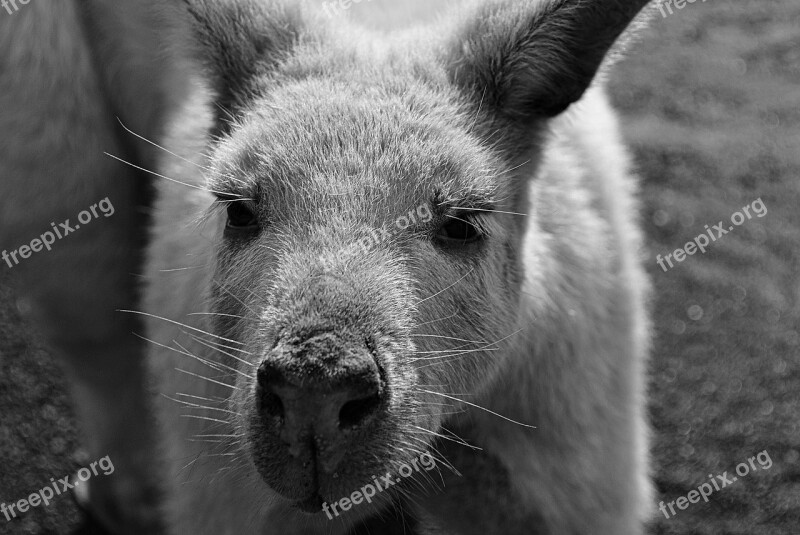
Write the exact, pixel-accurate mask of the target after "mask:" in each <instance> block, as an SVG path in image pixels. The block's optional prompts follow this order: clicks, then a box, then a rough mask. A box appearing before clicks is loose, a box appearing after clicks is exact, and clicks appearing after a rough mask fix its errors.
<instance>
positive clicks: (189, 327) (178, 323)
mask: <svg viewBox="0 0 800 535" xmlns="http://www.w3.org/2000/svg"><path fill="white" fill-rule="evenodd" d="M117 312H126V313H128V314H139V315H142V316H147V317H149V318H154V319H157V320H161V321H166V322H167V323H172V324H173V325H178V326H179V327H184V328H186V329H190V330H192V331H196V332H199V333H203V334H206V335H208V336H213V337H214V338H219V339H220V340H225V341H226V342H231V343H232V344H239V345H242V343H241V342H238V341H236V340H231V339H230V338H224V337H222V336H219V335H216V334H213V333H209V332H206V331H204V330H203V329H198V328H196V327H192V326H190V325H186V324H185V323H181V322H179V321H175V320H171V319H168V318H162V317H161V316H156V315H155V314H150V313H149V312H140V311H136V310H124V309H117Z"/></svg>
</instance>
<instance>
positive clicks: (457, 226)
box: [436, 214, 482, 243]
mask: <svg viewBox="0 0 800 535" xmlns="http://www.w3.org/2000/svg"><path fill="white" fill-rule="evenodd" d="M448 217H449V220H448V221H447V223H445V224H444V225H442V226H441V228H440V229H439V232H437V233H436V239H438V240H440V241H443V242H451V243H472V242H474V241H477V240H479V239H481V237H482V234H481V232H480V231H479V230H478V229H477V227H475V225H473V224H472V223H471V222H470V221H469V219H468V218H469V216H468V215H466V214H463V215H461V216H459V217H456V216H448Z"/></svg>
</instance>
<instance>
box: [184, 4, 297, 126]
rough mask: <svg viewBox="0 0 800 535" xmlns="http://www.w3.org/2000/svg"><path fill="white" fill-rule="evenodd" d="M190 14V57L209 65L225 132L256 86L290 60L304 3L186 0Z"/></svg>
mask: <svg viewBox="0 0 800 535" xmlns="http://www.w3.org/2000/svg"><path fill="white" fill-rule="evenodd" d="M182 3H183V5H184V6H185V9H186V11H187V12H188V16H189V20H190V27H191V37H190V41H191V42H192V43H190V45H189V48H190V54H191V55H193V56H194V57H195V58H196V59H198V60H199V61H200V62H201V63H202V64H203V65H205V67H206V69H207V71H208V74H209V76H210V78H211V80H212V89H213V90H214V91H215V93H216V96H217V100H216V104H217V108H218V109H217V116H218V121H217V122H218V125H219V128H220V130H221V131H223V132H224V131H226V130H227V126H228V122H229V120H230V119H231V118H232V116H233V117H236V116H237V115H238V114H239V113H240V112H241V110H242V108H243V107H244V106H245V105H246V104H247V102H248V101H249V100H250V99H251V98H252V96H253V94H254V91H255V89H256V87H257V82H258V81H259V80H261V79H263V78H264V77H265V76H266V75H268V74H269V72H270V71H271V70H273V69H274V68H275V66H276V65H278V64H279V63H280V62H281V61H282V60H283V59H285V58H286V57H287V56H289V55H290V54H291V52H292V49H293V48H294V47H295V45H296V44H297V43H298V42H299V40H300V38H301V35H302V32H303V29H304V27H305V23H304V22H303V17H302V13H301V6H300V5H299V4H301V2H297V1H294V2H291V1H290V2H279V1H272V2H265V1H257V0H182Z"/></svg>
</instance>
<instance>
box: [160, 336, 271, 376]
mask: <svg viewBox="0 0 800 535" xmlns="http://www.w3.org/2000/svg"><path fill="white" fill-rule="evenodd" d="M192 338H194V340H195V341H196V342H197V343H198V344H202V345H204V346H206V347H207V348H209V349H213V350H214V351H218V352H220V353H222V354H223V355H227V356H229V357H230V358H232V359H234V360H236V361H238V362H241V363H242V364H246V365H248V366H250V367H251V368H256V367H257V366H256V365H255V364H250V363H249V362H247V361H246V360H244V359H241V358H239V357H237V356H236V355H233V354H231V353H228V352H227V351H223V350H222V349H219V348H218V347H213V346H212V345H210V344H208V343H206V342H205V340H201V339H200V338H197V337H195V336H193V337H192ZM175 343H176V344H177V342H175ZM220 366H225V365H224V364H220ZM225 367H226V368H228V369H229V370H232V371H235V372H236V373H238V374H240V375H242V376H244V377H247V378H248V379H249V378H250V376H249V375H247V374H246V373H244V372H241V371H239V370H237V369H236V368H231V367H229V366H225Z"/></svg>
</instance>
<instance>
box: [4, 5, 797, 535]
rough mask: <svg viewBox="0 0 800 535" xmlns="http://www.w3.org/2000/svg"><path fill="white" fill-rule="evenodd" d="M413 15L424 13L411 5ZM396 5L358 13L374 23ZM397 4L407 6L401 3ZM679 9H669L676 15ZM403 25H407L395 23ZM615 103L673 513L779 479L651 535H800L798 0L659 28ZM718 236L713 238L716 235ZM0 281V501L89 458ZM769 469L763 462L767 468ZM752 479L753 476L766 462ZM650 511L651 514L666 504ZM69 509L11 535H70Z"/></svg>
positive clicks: (622, 70)
mask: <svg viewBox="0 0 800 535" xmlns="http://www.w3.org/2000/svg"><path fill="white" fill-rule="evenodd" d="M412 3H413V4H414V5H413V6H412V7H411V8H409V9H406V10H405V13H406V16H407V17H408V18H412V17H413V16H415V15H419V14H420V13H421V14H423V15H424V14H425V13H427V11H426V10H428V9H429V8H428V7H427V5H426V2H423V1H422V0H420V1H416V0H415V1H414V2H412ZM389 4H390V2H389V1H388V0H372V1H371V2H370V3H369V4H368V3H366V2H365V3H362V4H356V5H353V6H352V7H351V9H350V11H351V13H350V15H352V16H356V17H361V18H364V19H365V20H370V21H372V22H374V21H376V20H377V21H379V20H380V16H381V12H382V11H385V10H388V9H390V8H391V9H392V10H393V11H394V9H395V8H393V7H391V6H390V5H389ZM391 4H392V5H396V4H400V2H391ZM673 9H674V8H673ZM394 20H395V21H396V19H394ZM611 88H612V94H613V97H614V100H615V102H616V104H617V106H618V107H619V108H620V109H621V110H622V112H623V114H624V119H625V124H626V127H625V131H626V134H627V137H628V139H629V140H630V143H631V145H632V146H633V148H634V152H635V156H636V163H637V166H638V169H639V171H640V174H641V176H642V179H643V210H642V218H643V223H644V226H645V229H646V234H647V238H648V239H647V252H646V255H645V257H644V262H645V263H646V265H647V267H648V271H649V272H650V274H651V276H652V280H653V283H654V289H655V292H654V300H653V303H652V310H653V319H654V327H655V350H654V354H653V358H652V365H651V381H650V386H651V395H652V401H651V403H650V414H651V420H652V422H653V429H654V432H653V459H654V472H655V480H656V484H657V487H658V491H659V492H660V494H661V496H660V498H659V499H662V500H665V501H674V500H676V499H677V498H678V497H679V496H684V495H686V494H688V492H689V491H691V490H693V489H695V488H697V487H698V486H699V485H701V484H702V483H704V482H706V481H708V475H709V474H713V475H717V474H719V475H721V474H722V473H723V472H725V471H727V472H728V477H729V478H730V477H732V476H735V474H734V469H735V467H736V465H737V464H738V463H741V462H747V459H748V458H750V457H753V456H756V455H757V454H758V453H759V452H763V451H765V450H766V452H767V455H768V456H769V458H770V459H771V461H772V463H773V464H772V466H771V468H769V469H761V468H760V467H759V470H758V471H755V472H752V473H750V474H749V475H747V476H746V477H741V478H740V479H739V480H738V481H736V482H734V483H732V484H731V486H729V487H727V488H724V489H722V490H720V491H718V492H717V491H715V492H714V493H713V494H712V495H711V496H710V498H709V503H703V502H701V503H698V504H694V505H690V506H689V508H688V509H687V510H684V511H678V510H677V509H676V511H677V512H678V514H677V515H676V516H674V517H673V518H669V519H667V518H664V516H663V515H662V514H661V513H659V512H658V511H656V515H658V516H656V520H655V521H654V524H653V526H652V528H651V530H650V531H651V533H653V534H697V535H711V534H715V535H716V534H719V535H723V534H729V535H734V534H736V535H739V534H741V535H744V534H748V535H783V534H786V535H789V534H792V535H796V534H798V533H800V332H799V331H800V327H799V323H798V317H799V316H800V210H798V206H800V179H799V178H800V3H797V2H796V1H793V0H772V1H769V2H767V1H750V2H746V1H737V0H710V1H708V2H705V3H701V2H696V3H693V4H686V6H685V7H684V9H682V10H675V13H674V14H673V15H671V16H668V17H667V18H661V17H660V16H658V17H657V18H656V19H655V20H654V21H653V24H652V27H651V28H650V30H648V31H647V32H646V33H645V34H644V36H643V37H642V40H641V41H640V42H639V43H638V45H637V46H635V47H634V49H633V50H632V52H631V57H630V58H629V59H627V60H626V61H625V62H624V63H623V64H621V65H620V66H619V67H618V69H617V70H616V72H615V75H614V77H613V80H612V83H611ZM759 198H760V199H761V200H762V201H763V204H764V205H765V206H766V208H767V214H766V215H764V216H763V217H760V218H759V217H757V216H755V215H753V214H754V210H752V209H751V215H753V217H752V218H751V219H749V220H745V221H744V222H743V223H742V224H741V226H738V227H735V229H734V230H733V231H730V232H729V234H727V235H725V236H722V237H721V238H719V241H715V242H713V243H712V244H711V245H709V246H708V248H707V252H706V253H705V254H699V253H697V254H695V255H694V256H690V257H687V259H686V260H684V261H683V262H682V263H679V264H676V266H675V267H674V268H672V269H669V270H668V271H667V272H664V271H662V269H661V268H659V267H658V265H657V264H656V255H657V254H661V255H662V256H665V255H666V254H668V253H671V252H673V251H674V250H675V249H676V248H678V247H681V246H683V245H684V244H685V243H686V242H688V241H690V240H692V239H693V238H694V237H695V236H698V235H699V234H702V233H703V232H705V228H704V226H705V225H708V226H709V227H711V226H712V225H715V224H717V223H718V221H723V222H724V223H725V224H724V228H727V227H729V226H730V223H729V221H730V217H731V215H732V214H734V212H737V211H739V210H741V208H742V207H743V206H745V205H750V204H751V203H752V202H753V201H755V200H756V199H759ZM715 235H716V233H715ZM5 276H6V273H5V271H3V272H2V273H0V501H6V502H8V501H12V500H16V499H19V498H22V497H24V496H26V495H27V494H30V493H31V492H34V491H36V490H38V489H39V488H41V487H42V486H44V485H45V484H47V482H48V481H49V479H50V478H51V477H54V478H60V477H63V476H64V475H66V474H68V473H70V472H71V471H73V470H75V469H76V468H77V467H79V466H80V463H81V462H83V461H85V459H83V458H82V455H81V453H80V449H79V443H78V439H77V432H76V430H75V423H74V420H73V418H72V416H71V412H70V408H69V402H68V399H67V397H66V392H65V385H64V382H63V380H62V375H61V372H60V370H59V368H58V367H57V365H56V363H55V362H54V361H53V360H52V359H51V358H50V356H49V355H48V354H47V352H46V351H44V350H43V349H42V347H41V344H40V343H39V342H38V337H37V336H36V334H35V332H34V331H32V330H31V329H30V327H29V326H26V325H23V324H22V323H21V322H20V320H19V316H18V310H17V309H18V307H22V308H24V307H25V303H24V301H20V300H18V299H17V298H16V297H15V296H13V295H12V294H11V293H10V291H9V290H8V289H7V288H6V287H5V286H4V284H3V280H4V279H5ZM762 458H764V457H762ZM756 466H759V465H758V464H757V463H756ZM655 505H656V504H654V507H655ZM78 519H79V516H78V514H77V512H76V510H75V508H74V506H73V505H72V502H71V500H70V498H69V497H63V496H62V497H60V498H58V499H56V500H55V501H54V503H53V504H51V505H50V506H49V507H44V508H43V507H40V508H38V509H37V510H34V511H31V512H29V513H27V514H26V515H25V517H24V519H23V520H22V521H21V522H16V523H14V524H7V523H6V522H5V519H4V518H3V517H2V516H0V534H5V533H15V534H21V533H31V534H65V533H69V532H70V530H71V529H72V528H74V527H75V526H76V525H77V522H78Z"/></svg>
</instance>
